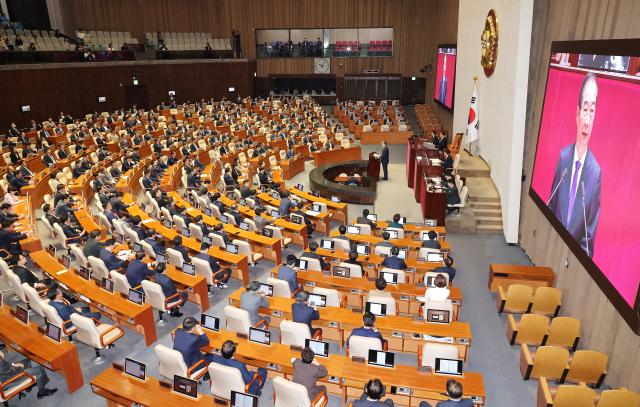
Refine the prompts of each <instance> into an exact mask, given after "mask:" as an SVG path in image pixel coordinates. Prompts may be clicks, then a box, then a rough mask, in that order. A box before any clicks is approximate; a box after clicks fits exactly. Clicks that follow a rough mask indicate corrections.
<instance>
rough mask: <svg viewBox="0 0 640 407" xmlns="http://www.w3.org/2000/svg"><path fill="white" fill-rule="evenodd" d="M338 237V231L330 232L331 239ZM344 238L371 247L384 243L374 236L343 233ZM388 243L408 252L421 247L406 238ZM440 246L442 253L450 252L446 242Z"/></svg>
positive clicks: (418, 243) (419, 243) (448, 244)
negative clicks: (405, 248)
mask: <svg viewBox="0 0 640 407" xmlns="http://www.w3.org/2000/svg"><path fill="white" fill-rule="evenodd" d="M339 235H340V232H339V231H338V230H334V231H333V232H331V237H332V238H333V237H336V236H339ZM345 236H346V237H348V238H349V239H351V240H352V241H354V242H358V243H368V244H370V245H372V246H375V245H377V244H379V243H381V242H383V241H384V239H383V238H382V237H381V236H374V235H354V234H352V233H345ZM389 243H391V244H393V245H394V246H398V247H407V248H409V249H410V251H418V250H419V249H420V248H421V247H422V241H421V240H413V239H408V238H406V237H405V238H403V239H389ZM440 245H441V248H440V250H441V251H443V252H450V251H451V244H450V243H449V242H447V241H446V240H440Z"/></svg>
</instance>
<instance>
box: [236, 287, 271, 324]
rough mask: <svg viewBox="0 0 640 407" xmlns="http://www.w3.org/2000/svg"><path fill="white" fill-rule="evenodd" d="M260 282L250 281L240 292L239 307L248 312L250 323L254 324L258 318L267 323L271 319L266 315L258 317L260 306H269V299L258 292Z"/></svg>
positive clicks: (258, 320)
mask: <svg viewBox="0 0 640 407" xmlns="http://www.w3.org/2000/svg"><path fill="white" fill-rule="evenodd" d="M258 288H260V283H259V282H258V281H251V282H250V283H249V285H248V286H247V288H246V291H245V292H243V293H242V294H240V308H241V309H243V310H245V311H247V312H248V313H249V318H250V319H251V325H254V326H255V325H256V324H257V323H258V322H260V319H264V320H265V321H267V324H268V323H269V322H270V321H271V318H269V317H268V316H266V317H264V318H261V317H260V312H259V310H260V308H261V307H262V308H269V301H267V299H266V298H264V294H262V293H258Z"/></svg>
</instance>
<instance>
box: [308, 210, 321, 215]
mask: <svg viewBox="0 0 640 407" xmlns="http://www.w3.org/2000/svg"><path fill="white" fill-rule="evenodd" d="M304 213H306V214H307V215H309V216H318V215H320V212H316V211H312V210H308V211H305V212H304Z"/></svg>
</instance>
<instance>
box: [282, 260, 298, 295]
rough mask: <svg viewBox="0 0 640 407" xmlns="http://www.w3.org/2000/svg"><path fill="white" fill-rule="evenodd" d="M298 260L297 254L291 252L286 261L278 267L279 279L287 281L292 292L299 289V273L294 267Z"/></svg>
mask: <svg viewBox="0 0 640 407" xmlns="http://www.w3.org/2000/svg"><path fill="white" fill-rule="evenodd" d="M297 260H298V259H296V256H294V255H293V254H289V255H288V256H287V261H286V263H284V264H283V265H282V266H280V267H278V279H280V280H284V281H286V282H287V283H288V284H289V289H290V290H291V292H294V291H295V290H297V289H298V274H297V273H296V270H295V269H294V268H293V267H294V266H295V264H296V261H297Z"/></svg>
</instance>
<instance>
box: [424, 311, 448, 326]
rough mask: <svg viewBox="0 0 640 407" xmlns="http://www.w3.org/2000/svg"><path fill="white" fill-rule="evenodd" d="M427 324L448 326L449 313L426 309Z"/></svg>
mask: <svg viewBox="0 0 640 407" xmlns="http://www.w3.org/2000/svg"><path fill="white" fill-rule="evenodd" d="M427 322H433V323H435V324H448V323H449V311H447V310H444V309H428V310H427Z"/></svg>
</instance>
